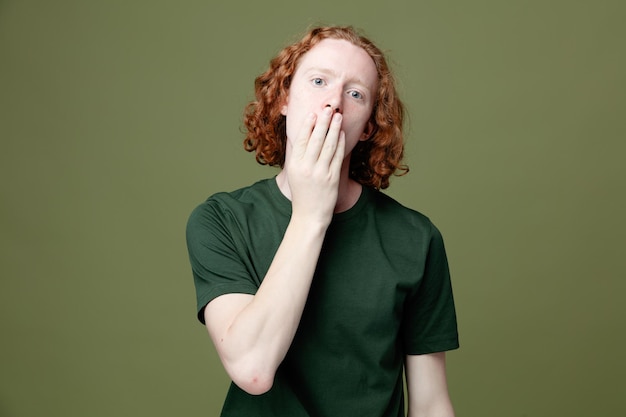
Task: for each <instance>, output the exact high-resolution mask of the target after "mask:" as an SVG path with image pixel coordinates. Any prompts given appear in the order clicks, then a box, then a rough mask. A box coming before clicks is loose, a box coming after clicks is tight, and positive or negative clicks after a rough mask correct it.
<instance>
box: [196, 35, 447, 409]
mask: <svg viewBox="0 0 626 417" xmlns="http://www.w3.org/2000/svg"><path fill="white" fill-rule="evenodd" d="M255 86H256V98H257V100H256V101H254V102H252V103H250V105H249V106H248V108H247V111H246V116H245V125H246V128H247V132H248V133H247V137H246V140H245V142H244V145H245V147H246V149H247V150H249V151H254V152H256V158H257V160H258V161H259V162H260V163H263V164H269V165H277V166H280V167H281V168H282V169H281V171H280V173H279V174H278V175H277V176H276V177H274V178H270V179H266V180H262V181H260V182H257V183H256V184H253V185H251V186H249V187H246V188H243V189H240V190H237V191H234V192H231V193H218V194H216V195H213V196H212V197H210V198H209V199H208V200H207V201H206V202H204V203H203V204H201V205H200V206H198V207H197V208H196V209H195V210H194V212H193V213H192V215H191V217H190V219H189V223H188V226H187V242H188V248H189V253H190V260H191V265H192V270H193V275H194V282H195V285H196V290H197V301H198V318H199V319H200V321H201V322H203V323H205V324H206V327H207V329H208V332H209V334H210V336H211V339H212V340H213V343H214V344H215V347H216V350H217V352H218V355H219V357H220V359H221V361H222V363H223V365H224V368H225V369H226V371H227V373H228V375H229V376H230V377H231V378H232V380H233V384H232V385H231V388H230V390H229V393H228V396H227V398H226V401H225V404H224V407H223V410H222V416H223V417H231V416H242V417H264V416H277V417H278V416H284V417H300V416H308V417H321V416H326V417H346V416H359V417H367V416H371V417H391V416H393V417H399V416H404V398H403V370H404V371H405V373H406V379H407V392H408V396H409V398H408V405H409V410H408V413H409V414H408V415H409V416H416V417H417V416H431V417H432V416H437V417H450V416H453V415H454V412H453V409H452V405H451V403H450V399H449V396H448V388H447V383H446V375H445V353H444V352H445V351H447V350H450V349H455V348H457V347H458V336H457V326H456V316H455V310H454V302H453V298H452V289H451V284H450V277H449V273H448V264H447V260H446V255H445V249H444V246H443V241H442V238H441V235H440V233H439V231H438V230H437V229H436V227H435V226H434V225H433V224H432V223H431V222H430V221H429V220H428V218H427V217H425V216H423V215H422V214H420V213H418V212H416V211H413V210H411V209H408V208H405V207H403V206H402V205H400V204H399V203H397V202H396V201H394V200H393V199H391V198H390V197H388V196H386V195H385V194H383V193H381V192H380V191H379V190H380V189H381V188H386V187H387V186H388V185H389V177H390V176H391V175H392V174H394V173H396V172H397V171H400V172H406V171H407V168H406V167H404V166H403V165H401V159H402V154H403V142H402V116H403V108H402V104H401V102H400V100H399V99H398V97H397V95H396V91H395V86H394V82H393V78H392V76H391V74H390V72H389V68H388V66H387V63H386V61H385V58H384V56H383V54H382V53H381V52H380V50H379V49H378V48H377V47H376V46H375V45H373V44H372V43H371V42H370V41H369V40H367V39H366V38H363V37H361V36H359V35H358V34H357V33H356V32H355V31H354V30H353V29H352V28H349V27H348V28H344V27H323V28H315V29H313V30H311V31H310V32H309V33H308V34H307V35H306V36H305V37H304V38H303V39H302V40H301V41H299V42H297V43H295V44H293V45H291V46H288V47H286V48H285V49H283V50H282V51H281V52H280V53H279V55H278V56H277V57H276V58H274V59H273V60H272V61H271V63H270V68H269V69H268V70H267V71H266V72H265V73H264V74H262V75H261V76H259V77H258V78H257V80H256V84H255Z"/></svg>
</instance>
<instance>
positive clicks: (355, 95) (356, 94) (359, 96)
mask: <svg viewBox="0 0 626 417" xmlns="http://www.w3.org/2000/svg"><path fill="white" fill-rule="evenodd" d="M349 94H350V97H352V98H355V99H357V100H361V99H362V98H363V94H361V93H359V92H358V91H354V90H352V91H350V93H349Z"/></svg>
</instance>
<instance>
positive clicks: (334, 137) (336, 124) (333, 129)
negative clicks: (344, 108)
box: [319, 113, 343, 166]
mask: <svg viewBox="0 0 626 417" xmlns="http://www.w3.org/2000/svg"><path fill="white" fill-rule="evenodd" d="M342 120H343V116H342V115H341V113H335V114H334V115H333V116H332V120H331V122H330V126H329V128H328V133H327V134H326V139H325V141H324V146H323V147H322V150H321V151H320V155H319V162H320V163H322V164H324V165H325V166H328V165H329V164H330V161H331V160H332V158H333V156H334V155H335V151H336V149H337V142H338V141H339V135H340V132H341V121H342Z"/></svg>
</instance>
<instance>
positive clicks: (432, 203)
mask: <svg viewBox="0 0 626 417" xmlns="http://www.w3.org/2000/svg"><path fill="white" fill-rule="evenodd" d="M625 12H626V7H625V6H624V3H623V2H621V1H575V0H574V1H566V0H563V1H549V0H548V1H517V0H516V1H497V0H492V1H462V0H457V1H439V2H435V1H432V2H431V1H428V2H427V1H404V2H400V1H380V2H371V1H326V0H320V1H317V2H299V1H264V2H252V1H250V2H248V1H246V2H243V1H230V2H223V1H222V2H213V1H179V2H174V1H162V0H159V1H122V0H117V1H100V2H95V1H78V0H76V1H68V0H62V1H28V0H26V1H6V0H5V1H2V0H0V139H1V148H0V178H1V182H0V184H1V186H0V187H1V188H0V193H1V194H0V195H1V205H0V216H1V219H0V221H1V223H0V268H1V269H0V274H1V281H0V282H1V284H0V285H1V287H0V326H1V327H0V416H10V417H31V416H64V417H73V416H76V417H83V416H93V417H101V416H151V417H159V416H217V415H218V413H219V409H220V407H221V403H222V400H223V397H224V395H225V392H226V389H227V385H228V382H227V381H228V380H227V378H226V376H225V374H224V372H223V370H222V369H221V367H220V365H219V362H218V360H217V357H216V355H215V352H214V350H213V348H212V346H211V344H210V341H209V338H208V336H207V335H206V332H205V330H204V328H203V327H202V326H201V325H200V324H199V323H198V322H197V321H196V319H195V299H194V290H193V284H192V279H191V272H190V268H189V265H188V262H187V253H186V248H185V241H184V228H185V223H186V220H187V216H188V215H189V213H190V211H191V210H192V209H193V208H194V207H195V205H196V204H198V203H200V202H201V201H202V200H204V199H205V198H206V197H207V196H208V195H210V194H212V193H214V192H216V191H223V190H232V189H234V188H237V187H240V186H244V185H247V184H249V183H251V182H253V181H255V180H256V179H259V178H263V177H268V176H271V175H274V174H275V173H276V170H275V169H273V168H268V167H261V166H257V165H256V163H255V162H254V158H253V156H252V155H250V154H248V153H246V152H244V151H243V150H242V147H241V141H242V138H243V136H242V133H241V113H242V109H243V107H244V105H245V104H246V103H247V101H248V100H250V99H251V98H252V89H253V79H254V77H255V76H256V75H257V74H258V73H260V72H261V71H263V70H264V69H265V68H266V65H267V63H268V61H269V59H270V58H271V57H272V56H273V55H274V54H275V53H276V52H277V51H278V50H279V49H280V48H281V47H282V46H284V45H285V44H287V43H289V42H291V41H293V40H295V39H297V38H298V37H299V35H300V34H302V33H303V32H304V31H305V29H306V28H307V27H308V26H309V25H312V24H318V23H325V24H353V25H355V26H356V27H359V28H361V29H363V30H364V31H365V33H366V34H367V35H368V36H370V37H371V38H372V39H374V40H375V41H376V42H377V43H378V44H379V46H381V48H382V49H384V50H385V51H387V53H388V55H389V58H390V61H391V64H392V66H393V68H394V69H395V71H396V74H397V77H398V84H399V88H400V91H401V94H402V98H403V99H404V101H405V103H406V106H407V110H408V113H409V119H408V122H407V132H408V134H407V150H406V154H407V163H408V164H409V165H410V167H411V172H410V173H409V174H408V175H407V176H405V177H402V178H396V179H394V180H393V181H392V185H391V187H390V188H389V190H388V193H389V194H391V195H392V196H394V197H395V198H397V199H399V200H400V201H402V202H403V203H405V204H406V205H409V206H411V207H413V208H416V209H418V210H420V211H422V212H424V213H426V214H427V215H429V216H430V217H431V218H432V219H433V221H434V222H435V223H436V224H437V225H438V226H439V227H440V229H441V230H442V232H443V234H444V237H445V240H446V245H447V248H448V252H449V258H450V263H451V268H452V273H453V279H454V286H455V296H456V299H457V306H458V315H459V327H460V331H461V345H462V347H461V349H460V350H458V351H455V352H452V353H450V354H449V356H448V358H449V360H448V363H449V380H450V391H451V395H452V398H453V402H454V404H455V407H456V410H457V415H458V416H481V417H491V416H493V417H502V416H515V417H522V416H533V417H553V416H570V417H572V416H581V417H582V416H603V415H623V414H624V413H625V412H626V400H625V393H626V382H625V381H626V364H625V363H626V360H625V359H624V357H623V353H624V345H625V342H626V338H625V335H624V331H625V330H626V326H625V318H626V303H625V302H624V296H625V291H626V279H625V278H626V276H625V272H624V271H625V267H626V261H625V259H626V253H625V251H624V248H625V244H624V242H625V238H626V222H625V220H624V213H625V212H626V198H625V196H624V190H625V188H626V187H625V184H624V183H625V181H624V180H625V178H626V168H625V151H626V146H625V145H624V142H625V139H626V135H625V134H626V122H625V120H626V117H625V116H626V112H625V110H626V94H625V86H626V79H625V78H626V75H625V74H626V56H625V52H624V51H625V50H626V48H624V40H625V39H626V29H625V25H624V21H626V20H625V18H626V13H625ZM342 417H344V416H342ZM346 417H349V416H346Z"/></svg>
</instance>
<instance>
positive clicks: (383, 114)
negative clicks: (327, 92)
mask: <svg viewBox="0 0 626 417" xmlns="http://www.w3.org/2000/svg"><path fill="white" fill-rule="evenodd" d="M327 38H331V39H343V40H346V41H348V42H351V43H352V44H354V45H356V46H358V47H360V48H362V49H363V50H365V51H366V52H367V53H368V54H369V56H370V57H371V58H372V60H373V61H374V64H375V66H376V70H377V73H378V81H379V88H378V95H377V97H376V100H375V103H374V108H373V110H372V115H371V118H370V121H371V123H372V126H373V127H374V129H373V131H372V133H371V135H370V137H369V139H367V140H366V141H360V142H359V143H358V144H357V145H356V146H355V148H354V149H353V150H352V155H351V157H350V177H351V178H352V179H354V180H355V181H357V182H359V183H361V184H363V185H365V186H369V187H373V188H376V189H384V188H387V187H388V186H389V177H390V176H391V175H404V174H406V173H407V172H408V171H409V168H408V167H407V166H406V165H404V164H402V163H401V161H402V158H403V156H404V142H403V135H402V126H403V117H404V106H403V104H402V102H401V101H400V99H399V97H398V94H397V92H396V87H395V81H394V78H393V75H392V74H391V71H390V69H389V66H388V65H387V61H386V60H385V57H384V55H383V53H382V52H381V51H380V49H378V47H376V46H375V45H374V44H373V43H372V42H371V41H370V40H369V39H367V38H365V37H364V36H362V35H360V34H359V33H358V32H357V31H356V30H355V29H354V28H352V27H351V26H347V27H337V26H333V27H316V28H313V29H311V30H310V31H309V32H308V33H307V34H306V35H305V36H304V37H303V38H302V39H301V40H300V41H299V42H296V43H294V44H292V45H289V46H287V47H285V48H284V49H283V50H282V51H281V52H280V53H279V54H278V55H277V56H276V57H274V58H273V59H272V60H271V61H270V66H269V68H268V69H267V71H265V72H264V73H263V74H261V75H260V76H258V77H257V78H256V79H255V81H254V87H255V96H256V100H254V101H252V102H250V103H249V104H248V105H247V106H246V109H245V113H244V126H245V129H246V138H245V140H244V148H245V149H246V150H247V151H249V152H253V151H254V152H256V160H257V162H259V163H260V164H263V165H270V166H280V167H283V165H284V163H285V147H286V142H287V133H286V118H285V116H284V115H283V114H282V113H281V105H280V104H281V103H283V102H284V100H285V98H286V97H287V95H288V93H289V86H290V84H291V79H292V76H293V74H294V73H295V71H296V68H297V65H298V63H299V61H300V59H301V57H302V56H303V55H304V54H305V53H306V52H308V51H309V50H311V48H313V47H314V46H315V45H317V44H318V43H319V42H320V41H322V40H323V39H327ZM396 172H398V173H396Z"/></svg>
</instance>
